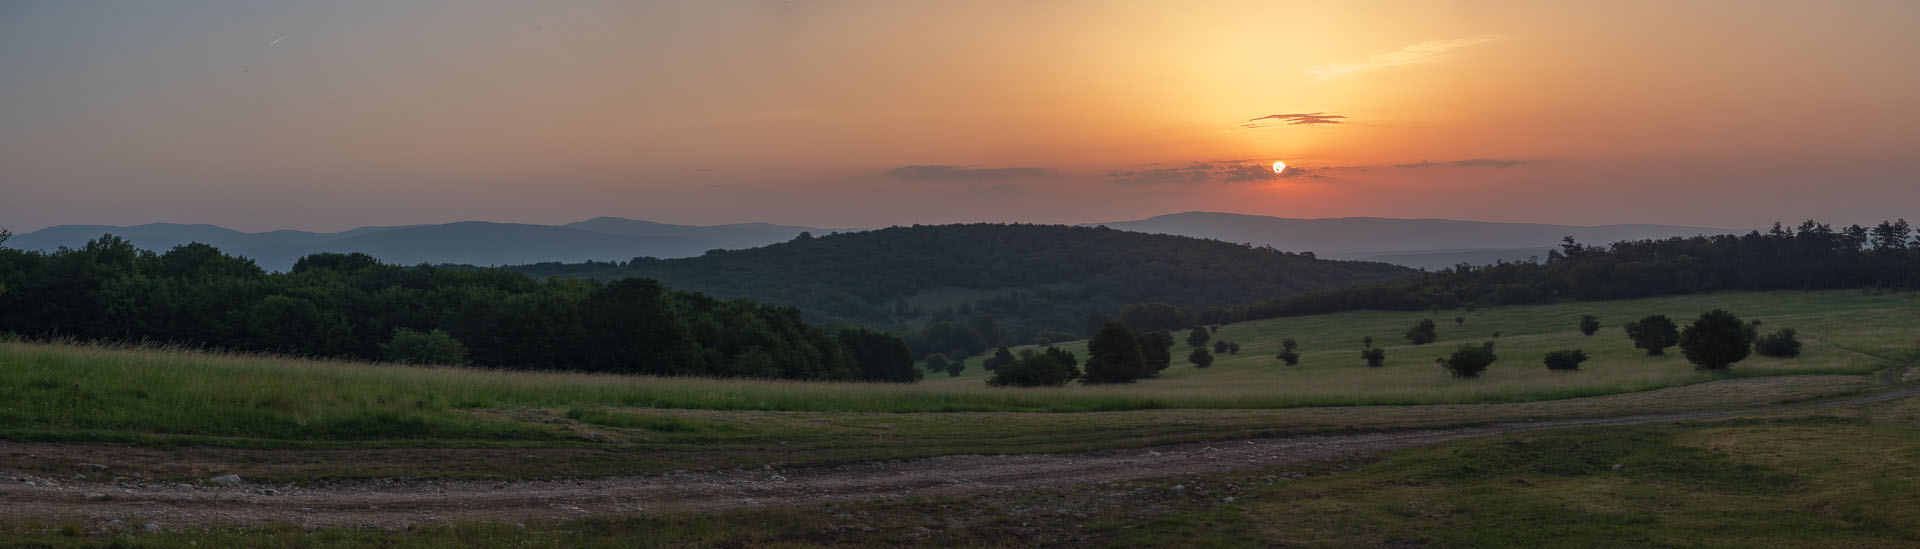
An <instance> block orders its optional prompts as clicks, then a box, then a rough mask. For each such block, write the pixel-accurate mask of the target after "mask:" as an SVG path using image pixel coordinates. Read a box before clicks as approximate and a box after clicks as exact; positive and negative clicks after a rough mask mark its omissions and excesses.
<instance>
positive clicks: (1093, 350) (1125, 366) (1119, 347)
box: [1082, 322, 1165, 383]
mask: <svg viewBox="0 0 1920 549" xmlns="http://www.w3.org/2000/svg"><path fill="white" fill-rule="evenodd" d="M1148 338H1152V343H1153V345H1152V346H1153V347H1155V348H1159V349H1162V350H1163V351H1164V349H1165V347H1161V346H1160V345H1158V343H1159V342H1160V336H1158V335H1154V334H1153V332H1147V333H1145V334H1138V335H1136V334H1135V333H1133V332H1132V331H1130V330H1128V329H1127V327H1126V325H1123V324H1120V323H1118V322H1108V323H1107V325H1106V326H1103V327H1101V328H1100V333H1097V334H1093V339H1089V340H1087V374H1086V377H1085V378H1082V380H1083V381H1084V382H1086V383H1130V382H1133V381H1136V380H1139V379H1140V378H1143V377H1147V376H1148V375H1150V374H1151V373H1152V372H1151V371H1150V370H1148V369H1147V368H1148V367H1147V358H1146V356H1144V355H1142V354H1141V353H1140V347H1141V343H1142V342H1143V340H1146V339H1148Z"/></svg>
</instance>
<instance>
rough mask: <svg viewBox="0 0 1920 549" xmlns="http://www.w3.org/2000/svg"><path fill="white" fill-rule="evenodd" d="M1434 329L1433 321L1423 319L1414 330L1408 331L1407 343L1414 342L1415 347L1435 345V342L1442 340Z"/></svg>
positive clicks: (1415, 325)
mask: <svg viewBox="0 0 1920 549" xmlns="http://www.w3.org/2000/svg"><path fill="white" fill-rule="evenodd" d="M1434 328H1435V326H1434V325H1433V319H1431V318H1426V319H1421V320H1420V323H1419V324H1414V325H1413V328H1412V329H1409V330H1407V341H1412V342H1413V344H1414V345H1426V344H1428V343H1433V340H1435V339H1440V336H1439V334H1438V333H1436V332H1435V331H1434Z"/></svg>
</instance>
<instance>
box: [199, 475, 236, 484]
mask: <svg viewBox="0 0 1920 549" xmlns="http://www.w3.org/2000/svg"><path fill="white" fill-rule="evenodd" d="M207 482H211V483H214V484H218V485H221V486H239V485H240V475H220V476H217V477H213V478H210V479H207Z"/></svg>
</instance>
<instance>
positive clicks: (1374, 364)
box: [1360, 348, 1387, 368]
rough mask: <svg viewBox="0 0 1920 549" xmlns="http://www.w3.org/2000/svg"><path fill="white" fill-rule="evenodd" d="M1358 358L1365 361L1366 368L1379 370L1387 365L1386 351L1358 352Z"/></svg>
mask: <svg viewBox="0 0 1920 549" xmlns="http://www.w3.org/2000/svg"><path fill="white" fill-rule="evenodd" d="M1360 358H1364V359H1366V360H1367V367H1369V368H1379V367H1380V366H1381V365H1383V364H1386V363H1387V350H1386V349H1372V348H1369V349H1366V350H1363V351H1360Z"/></svg>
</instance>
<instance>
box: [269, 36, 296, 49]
mask: <svg viewBox="0 0 1920 549" xmlns="http://www.w3.org/2000/svg"><path fill="white" fill-rule="evenodd" d="M288 36H293V35H291V34H282V35H280V37H279V38H275V39H273V41H272V42H268V43H267V45H269V46H271V45H274V44H278V43H280V41H281V40H286V39H287V37H288Z"/></svg>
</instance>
